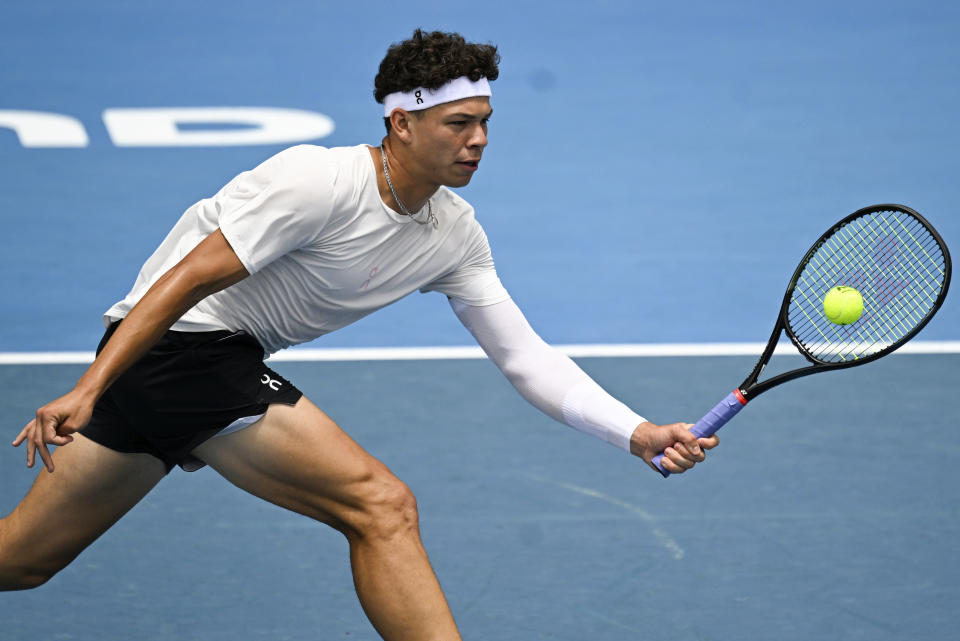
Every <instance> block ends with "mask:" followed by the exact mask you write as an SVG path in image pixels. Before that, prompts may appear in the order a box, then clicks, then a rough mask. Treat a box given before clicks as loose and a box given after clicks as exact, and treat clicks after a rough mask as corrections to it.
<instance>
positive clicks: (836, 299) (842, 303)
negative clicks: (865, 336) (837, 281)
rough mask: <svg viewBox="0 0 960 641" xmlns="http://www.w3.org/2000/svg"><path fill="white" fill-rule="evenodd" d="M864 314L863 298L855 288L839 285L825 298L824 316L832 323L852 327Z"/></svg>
mask: <svg viewBox="0 0 960 641" xmlns="http://www.w3.org/2000/svg"><path fill="white" fill-rule="evenodd" d="M862 314H863V296H861V295H860V292H858V291H857V290H855V289H854V288H853V287H845V286H843V285H838V286H837V287H834V288H833V289H831V290H830V291H829V292H827V295H826V296H824V297H823V315H824V316H826V317H827V320H829V321H830V322H831V323H836V324H837V325H850V324H852V323H856V322H857V321H858V320H860V316H861V315H862Z"/></svg>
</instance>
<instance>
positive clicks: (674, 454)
mask: <svg viewBox="0 0 960 641" xmlns="http://www.w3.org/2000/svg"><path fill="white" fill-rule="evenodd" d="M663 455H664V456H663V457H664V459H669V460H670V461H672V462H673V463H674V464H676V465H677V467H680V468H683V469H684V470H689V469H690V468H691V467H693V464H694V461H693V460H691V459H689V458H687V457H685V456H683V455H682V454H680V452H679V451H677V449H676V448H674V447H668V448H667V449H665V450H664V451H663Z"/></svg>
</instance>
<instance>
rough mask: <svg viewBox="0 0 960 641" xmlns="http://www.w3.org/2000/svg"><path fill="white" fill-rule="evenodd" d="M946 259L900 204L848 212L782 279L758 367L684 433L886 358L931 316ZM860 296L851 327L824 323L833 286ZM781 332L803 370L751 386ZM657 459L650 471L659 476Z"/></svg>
mask: <svg viewBox="0 0 960 641" xmlns="http://www.w3.org/2000/svg"><path fill="white" fill-rule="evenodd" d="M950 269H951V266H950V253H949V252H948V251H947V246H946V245H945V244H944V242H943V239H942V238H941V237H940V234H938V233H937V231H936V230H935V229H934V228H933V226H932V225H930V223H928V222H927V221H926V220H924V218H923V216H921V215H920V214H918V213H917V212H915V211H914V210H912V209H910V208H909V207H904V206H903V205H873V206H872V207H865V208H863V209H861V210H859V211H856V212H854V213H852V214H850V215H849V216H847V217H846V218H844V219H843V220H841V221H840V222H838V223H837V224H835V225H834V226H833V227H831V228H830V229H829V230H828V231H827V232H826V233H825V234H823V235H822V236H821V237H820V238H819V239H818V240H817V242H815V243H814V244H813V247H811V248H810V250H809V251H807V253H806V255H805V256H804V257H803V260H802V261H800V265H799V266H798V267H797V270H796V271H795V272H794V273H793V277H792V278H791V279H790V285H789V286H788V287H787V292H786V294H784V296H783V304H782V305H781V306H780V313H779V315H778V316H777V323H776V326H774V328H773V333H772V334H771V335H770V340H769V341H768V342H767V346H766V348H765V349H764V350H763V354H762V355H761V356H760V360H759V361H757V364H756V366H755V367H754V368H753V371H752V372H750V375H749V376H748V377H747V378H746V380H744V381H743V383H741V384H740V386H739V387H738V388H737V389H735V390H733V392H731V393H730V394H729V395H728V396H727V397H726V398H725V399H723V400H722V401H720V402H719V403H718V404H717V405H716V407H714V408H713V409H712V410H710V411H709V412H707V415H706V416H704V417H703V418H701V419H700V420H699V421H697V423H696V424H695V425H694V426H693V427H691V428H690V431H691V432H693V433H694V434H696V435H697V436H698V437H703V436H710V435H712V434H713V433H715V432H716V431H717V430H719V429H720V428H721V427H723V426H724V425H725V424H726V423H727V421H729V420H730V419H732V418H733V417H734V416H736V414H737V412H739V411H740V410H741V409H742V408H743V407H744V406H745V405H746V404H747V402H749V401H751V400H753V399H754V398H755V397H757V396H759V395H760V394H762V393H763V392H765V391H767V390H768V389H770V388H772V387H775V386H777V385H779V384H780V383H785V382H787V381H791V380H793V379H795V378H799V377H801V376H807V375H809V374H816V373H817V372H824V371H827V370H834V369H842V368H845V367H854V366H856V365H863V364H864V363H869V362H870V361H875V360H877V359H878V358H880V357H882V356H886V355H887V354H889V353H891V352H893V351H894V350H895V349H897V348H898V347H900V346H901V345H903V344H904V343H906V342H907V341H908V340H910V339H911V338H913V337H914V336H915V335H916V334H917V332H919V331H920V330H921V329H922V328H923V326H924V325H926V324H927V322H928V321H929V320H930V319H931V318H932V317H933V315H934V314H935V313H936V311H937V310H938V309H940V306H941V305H942V304H943V299H944V298H945V297H946V295H947V288H948V287H949V285H950ZM837 285H845V286H848V287H853V288H855V289H856V290H858V291H859V292H860V294H861V295H862V297H863V313H862V315H861V316H860V318H859V319H858V320H857V321H855V322H854V323H851V324H848V325H838V324H835V323H832V322H830V321H829V320H828V319H827V317H826V315H825V314H824V311H823V299H824V297H825V296H826V294H827V292H828V291H829V290H830V289H831V288H833V287H835V286H837ZM781 332H786V334H787V336H788V337H789V338H790V341H791V342H792V343H793V345H794V346H795V347H796V348H797V349H798V350H799V351H800V354H802V355H803V356H804V358H806V359H807V361H809V363H810V364H809V365H805V366H804V367H800V368H798V369H795V370H791V371H788V372H784V373H782V374H778V375H776V376H773V377H771V378H769V379H767V380H765V381H758V380H757V379H759V378H760V374H761V373H762V372H763V369H764V367H766V365H767V363H769V362H770V357H771V356H772V355H773V351H774V349H775V348H776V346H777V343H778V342H779V341H780V333H781ZM661 459H663V454H662V453H661V454H658V455H657V456H655V457H654V459H653V461H652V462H653V464H654V465H655V466H656V467H657V469H659V470H660V473H661V474H663V476H664V477H666V476H670V472H668V471H667V470H666V469H664V467H663V465H662V462H661Z"/></svg>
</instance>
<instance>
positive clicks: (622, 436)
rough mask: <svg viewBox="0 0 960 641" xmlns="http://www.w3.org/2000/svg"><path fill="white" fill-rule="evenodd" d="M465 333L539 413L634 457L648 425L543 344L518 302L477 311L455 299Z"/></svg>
mask: <svg viewBox="0 0 960 641" xmlns="http://www.w3.org/2000/svg"><path fill="white" fill-rule="evenodd" d="M450 306H451V307H453V311H454V312H455V313H456V314H457V317H458V318H459V319H460V322H461V323H463V325H464V327H466V328H467V329H468V330H470V333H471V334H473V337H474V338H475V339H476V340H477V343H479V344H480V347H482V348H483V351H484V352H486V354H487V356H489V357H490V360H492V361H493V362H494V363H496V365H497V367H499V368H500V371H501V372H503V374H504V375H505V376H506V377H507V380H509V381H510V383H511V384H512V385H513V386H514V387H515V388H516V389H517V391H518V392H520V394H521V395H522V396H523V397H524V398H525V399H527V400H528V401H529V402H530V403H532V404H533V405H534V407H536V408H538V409H539V410H541V411H543V412H544V413H546V414H547V415H549V416H551V417H553V418H555V419H557V420H558V421H560V422H562V423H566V424H567V425H569V426H570V427H573V428H576V429H578V430H580V431H581V432H586V433H587V434H590V435H592V436H596V437H597V438H600V439H603V440H604V441H607V442H608V443H612V444H613V445H616V446H617V447H620V448H623V449H625V450H627V451H628V452H629V451H630V436H631V435H632V434H633V431H634V429H636V427H637V425H639V424H640V423H643V422H644V421H646V420H647V419H645V418H643V417H642V416H640V415H639V414H636V413H635V412H633V411H632V410H631V409H630V408H628V407H627V406H626V405H624V404H623V403H621V402H620V401H618V400H617V399H615V398H613V397H612V396H610V395H609V394H608V393H607V392H605V391H604V390H603V389H602V388H601V387H600V386H599V385H597V384H596V383H595V382H594V381H593V379H591V378H590V377H589V376H587V374H586V373H585V372H584V371H583V370H582V369H580V368H579V367H578V366H577V365H576V363H574V362H573V361H572V360H570V358H569V357H568V356H566V355H565V354H563V353H561V352H560V351H558V350H556V349H554V348H553V347H551V346H550V345H548V344H547V343H546V342H544V341H543V339H542V338H540V337H539V336H538V335H537V333H536V332H534V331H533V328H532V327H530V324H529V323H528V322H527V319H526V318H524V316H523V313H522V312H521V311H520V308H518V307H517V305H516V303H514V302H513V301H512V300H506V301H503V302H502V303H496V304H495V305H487V306H484V307H473V306H470V305H466V304H464V303H462V302H460V301H457V300H454V299H450Z"/></svg>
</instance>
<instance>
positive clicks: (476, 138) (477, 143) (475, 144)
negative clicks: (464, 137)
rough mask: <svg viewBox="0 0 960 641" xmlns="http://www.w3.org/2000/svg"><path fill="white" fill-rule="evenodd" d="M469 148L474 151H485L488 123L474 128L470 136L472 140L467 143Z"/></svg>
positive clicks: (478, 124) (479, 124)
mask: <svg viewBox="0 0 960 641" xmlns="http://www.w3.org/2000/svg"><path fill="white" fill-rule="evenodd" d="M467 146H468V147H470V148H472V149H476V148H479V149H483V148H484V147H486V146H487V124H486V123H477V126H476V127H474V129H473V131H472V132H471V134H470V139H469V140H468V141H467Z"/></svg>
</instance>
